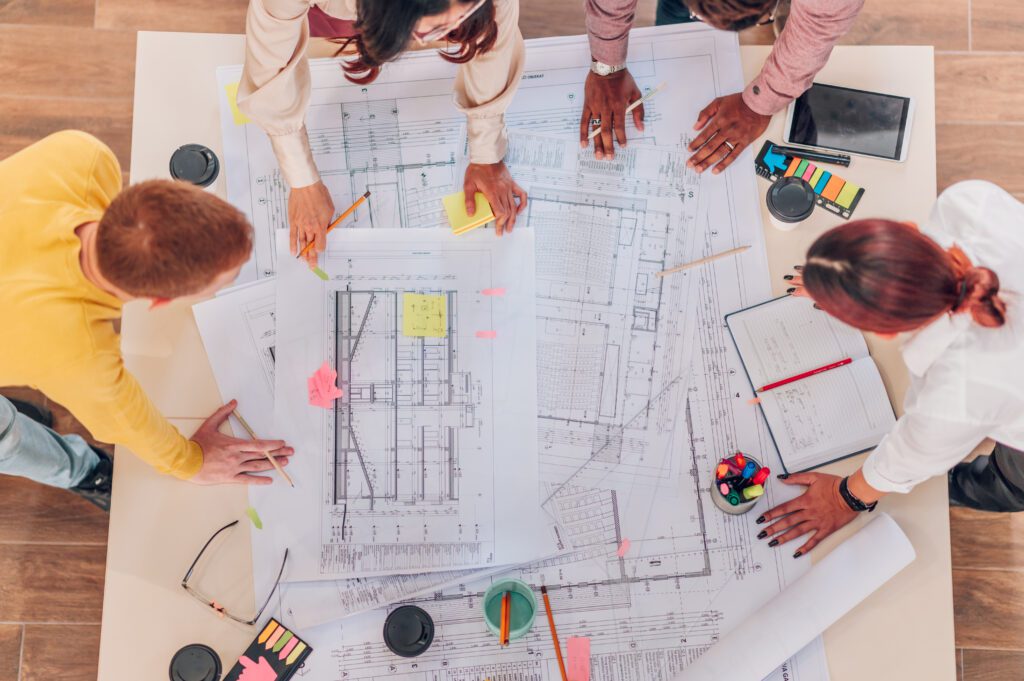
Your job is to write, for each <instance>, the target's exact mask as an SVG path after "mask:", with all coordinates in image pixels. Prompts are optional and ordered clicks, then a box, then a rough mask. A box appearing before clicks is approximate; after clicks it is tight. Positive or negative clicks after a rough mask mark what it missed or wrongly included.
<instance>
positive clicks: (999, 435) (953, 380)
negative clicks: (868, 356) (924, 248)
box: [864, 180, 1024, 492]
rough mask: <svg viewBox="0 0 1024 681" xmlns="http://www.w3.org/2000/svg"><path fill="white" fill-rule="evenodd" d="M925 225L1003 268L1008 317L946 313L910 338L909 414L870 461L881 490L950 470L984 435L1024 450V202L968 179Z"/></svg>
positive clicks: (903, 488) (945, 196) (944, 240)
mask: <svg viewBox="0 0 1024 681" xmlns="http://www.w3.org/2000/svg"><path fill="white" fill-rule="evenodd" d="M922 231H923V232H924V233H925V234H927V235H928V236H930V237H931V238H933V239H935V241H937V242H939V243H940V244H942V245H943V246H944V247H949V246H952V245H953V244H956V245H957V246H959V247H960V248H961V249H963V251H964V253H966V254H967V256H968V257H969V258H970V259H971V262H972V263H974V265H975V266H978V267H987V268H989V269H991V270H992V271H993V272H995V273H996V274H997V275H998V276H999V281H1000V289H999V291H1000V292H999V295H1000V297H1001V298H1002V299H1003V300H1004V301H1005V303H1006V308H1007V311H1006V324H1005V325H1003V326H1002V327H1000V328H997V329H989V328H984V327H982V326H979V325H978V324H977V323H975V322H974V321H973V320H972V319H971V317H970V314H968V313H963V314H957V315H945V316H943V317H941V318H940V319H938V320H936V321H935V322H933V323H931V324H929V325H928V326H927V327H925V328H923V329H920V330H918V331H916V332H914V333H913V334H911V335H909V336H908V338H907V339H906V341H905V343H904V345H903V349H902V351H903V358H904V360H905V361H906V364H907V367H908V369H909V370H910V375H911V385H910V389H909V390H908V392H907V396H906V399H905V401H904V409H905V413H904V414H903V416H902V417H900V419H899V420H897V422H896V426H895V427H894V428H893V430H892V432H891V433H889V434H888V435H887V436H886V437H885V438H884V439H883V440H882V442H881V443H880V444H879V445H878V448H877V449H875V451H874V452H872V453H871V455H870V456H869V457H868V459H867V460H866V461H865V463H864V478H865V479H866V480H867V482H868V484H870V485H871V486H872V487H874V488H875V489H878V490H881V491H883V492H909V491H910V490H911V489H912V488H913V487H914V485H916V484H917V483H919V482H922V481H923V480H926V479H927V478H929V477H932V476H935V475H941V474H942V473H945V472H946V471H947V470H948V469H950V468H952V467H953V466H954V465H956V464H957V463H959V462H960V461H961V460H962V459H963V458H964V457H965V456H967V454H969V453H970V452H971V451H972V450H973V449H974V448H975V447H976V446H977V445H978V444H980V443H981V441H982V440H984V439H985V438H992V439H994V440H996V441H998V442H1001V443H1003V444H1005V445H1007V446H1009V447H1013V448H1014V449H1021V450H1024V310H1021V308H1020V300H1021V292H1024V204H1021V202H1020V201H1017V200H1016V199H1015V198H1013V197H1012V196H1011V195H1009V194H1007V193H1006V192H1005V191H1003V190H1002V189H1000V188H999V187H997V186H996V185H994V184H991V183H989V182H982V181H979V180H972V181H969V182H961V183H959V184H956V185H953V186H952V187H950V188H949V189H947V190H946V191H944V192H943V193H942V195H941V196H939V199H938V202H937V203H936V204H935V208H934V209H933V210H932V214H931V216H930V218H929V220H928V224H927V225H926V226H925V227H924V228H923V229H922Z"/></svg>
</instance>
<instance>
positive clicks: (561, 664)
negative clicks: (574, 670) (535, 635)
mask: <svg viewBox="0 0 1024 681" xmlns="http://www.w3.org/2000/svg"><path fill="white" fill-rule="evenodd" d="M540 593H541V595H542V596H544V610H546V611H547V613H548V629H550V630H551V642H552V643H554V644H555V657H557V658H558V671H559V672H561V674H562V681H569V677H568V675H567V674H566V673H565V661H564V660H563V659H562V646H561V644H560V643H559V642H558V631H557V630H555V617H554V615H553V614H552V613H551V599H550V598H548V588H547V587H546V586H542V587H541V588H540Z"/></svg>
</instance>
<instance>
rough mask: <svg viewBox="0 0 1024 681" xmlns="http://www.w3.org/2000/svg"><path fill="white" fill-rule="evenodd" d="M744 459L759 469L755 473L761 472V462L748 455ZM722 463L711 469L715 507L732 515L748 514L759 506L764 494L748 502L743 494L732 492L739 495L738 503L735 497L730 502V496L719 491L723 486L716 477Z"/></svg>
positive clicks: (712, 494) (718, 462)
mask: <svg viewBox="0 0 1024 681" xmlns="http://www.w3.org/2000/svg"><path fill="white" fill-rule="evenodd" d="M730 456H731V455H730ZM743 457H744V458H745V459H746V460H747V462H748V463H751V462H752V463H754V464H755V465H756V466H757V468H755V472H756V471H759V470H761V468H762V466H761V462H760V461H758V460H757V459H755V458H754V457H752V456H749V455H747V454H744V455H743ZM726 458H729V457H726ZM720 463H721V461H716V462H715V465H714V466H712V467H711V501H713V502H715V506H717V507H718V508H719V509H721V510H722V511H725V512H726V513H728V514H730V515H743V514H744V513H747V512H748V511H750V510H752V509H753V508H754V507H755V506H757V502H759V501H760V500H761V499H762V498H763V497H764V495H763V494H762V495H761V496H758V497H754V498H753V499H750V500H747V499H744V498H743V494H742V492H736V491H733V490H731V491H730V492H731V494H735V495H737V497H738V501H737V499H736V497H733V499H732V500H730V497H729V496H728V495H725V494H722V491H721V489H719V486H720V485H721V480H718V479H716V477H715V472H716V471H717V470H718V464H720ZM764 484H765V485H767V484H768V481H767V480H765V482H764ZM733 501H737V503H733Z"/></svg>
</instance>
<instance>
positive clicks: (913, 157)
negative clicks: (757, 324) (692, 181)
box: [99, 33, 955, 681]
mask: <svg viewBox="0 0 1024 681" xmlns="http://www.w3.org/2000/svg"><path fill="white" fill-rule="evenodd" d="M242 45H243V41H242V36H235V35H211V34H171V33H139V36H138V58H137V61H136V71H135V73H136V85H135V117H134V129H133V142H132V165H131V172H132V180H133V181H139V180H143V179H148V178H154V177H167V176H168V167H167V163H168V159H169V158H170V155H171V152H172V151H173V150H174V149H175V148H177V147H178V146H179V145H181V144H185V143H188V142H199V143H202V144H206V145H208V146H209V147H211V148H212V149H214V150H215V151H217V152H218V154H219V153H220V152H221V143H220V130H219V123H218V112H217V102H216V99H215V93H216V82H215V75H214V69H215V67H216V66H218V65H222V64H238V63H241V62H242V60H243V54H242ZM766 55H767V48H762V47H744V48H743V63H744V68H745V71H746V73H747V77H748V79H749V78H750V77H752V76H753V75H754V73H755V72H756V71H757V70H758V69H759V67H760V65H761V63H762V62H763V61H764V58H765V56H766ZM933 74H934V70H933V62H932V49H931V48H930V47H840V48H837V49H836V50H835V52H834V54H833V56H832V59H831V61H830V63H829V65H828V66H827V67H826V69H825V70H824V71H823V72H822V74H821V75H820V76H819V80H822V81H824V82H832V83H837V84H842V85H849V86H852V87H859V88H864V89H875V90H880V91H892V92H897V93H900V94H909V95H912V96H914V97H916V98H917V115H916V121H915V124H914V132H913V140H912V144H911V153H910V158H909V160H908V161H907V162H906V163H904V164H895V163H887V162H884V161H872V160H868V159H860V158H858V159H856V160H855V161H854V164H853V166H852V167H851V168H849V169H847V170H846V172H844V173H843V175H844V176H845V177H847V178H848V179H849V180H851V181H853V182H857V183H858V184H861V185H862V186H864V187H865V188H866V189H867V192H866V194H865V197H864V199H863V200H862V202H861V204H860V206H859V207H858V209H857V216H858V217H865V216H884V217H889V218H896V219H901V220H915V221H919V222H920V221H923V220H924V219H925V217H926V216H927V214H928V211H929V208H930V206H931V204H932V202H933V200H934V197H935V120H934V109H935V107H934V76H933ZM779 118H780V117H776V120H774V121H773V123H772V125H771V127H770V128H769V136H770V137H771V139H774V140H776V141H781V134H780V133H781V127H782V123H781V120H779ZM759 146H760V144H757V145H755V147H754V148H755V149H757V148H759ZM759 182H762V181H759ZM760 188H761V190H762V191H763V190H764V188H765V185H764V183H763V182H762V183H761V184H760ZM212 189H213V191H216V192H218V193H220V194H221V195H223V193H224V185H223V177H222V178H221V179H219V180H218V181H217V182H216V183H215V185H214V186H213V187H212ZM765 222H766V224H767V213H765ZM835 222H836V221H835V220H833V219H830V218H829V217H828V216H827V215H826V214H825V213H824V212H822V211H816V214H815V216H814V217H813V218H812V219H810V220H809V221H808V222H807V223H804V224H803V225H801V226H800V227H799V228H798V229H796V230H794V231H792V232H786V233H783V232H780V231H778V230H776V229H774V228H772V227H770V226H768V227H766V230H767V240H768V252H769V258H770V262H771V269H772V275H773V280H774V281H773V286H774V288H775V291H776V293H781V292H782V291H783V289H784V288H785V286H786V285H785V282H783V280H782V278H781V277H782V274H783V273H785V272H786V271H788V269H789V268H790V267H791V266H792V265H794V264H796V263H798V262H800V260H801V258H802V254H803V253H804V252H805V250H806V248H807V246H808V245H809V244H810V242H811V241H812V240H813V239H814V237H815V236H816V235H817V234H819V233H820V232H821V231H823V230H824V229H826V228H827V227H830V226H832V225H833V224H834V223H835ZM122 335H123V347H124V350H125V355H126V361H127V364H128V367H129V369H130V370H131V371H132V372H133V373H134V374H135V375H136V377H138V379H139V381H140V382H141V384H142V386H143V387H144V388H145V390H146V391H147V392H148V393H149V395H150V396H151V397H152V398H153V399H154V401H155V402H156V404H157V406H158V407H159V408H160V409H161V410H162V411H163V413H164V414H166V415H167V416H168V417H171V419H172V421H173V422H174V423H175V425H176V426H178V427H179V428H180V429H181V430H182V431H183V432H184V433H186V434H190V433H192V432H193V431H194V430H195V429H196V427H198V425H199V423H201V421H202V419H203V418H204V417H205V416H206V415H208V414H210V413H212V412H213V411H214V410H215V409H216V408H217V407H218V406H219V405H220V395H219V392H218V390H217V386H216V384H215V382H214V379H213V374H212V372H211V371H210V368H209V364H208V362H207V359H206V353H205V351H204V350H203V347H202V343H201V341H200V338H199V334H198V331H197V330H196V326H195V323H194V321H193V319H192V314H191V311H190V310H189V308H187V307H183V306H171V307H170V308H167V309H163V310H160V311H157V312H146V311H145V309H144V307H143V306H141V305H136V304H133V305H129V306H128V307H127V309H126V310H125V319H124V323H123V327H122ZM870 345H871V348H872V352H873V354H874V356H875V358H876V359H877V360H878V362H879V364H880V366H881V370H882V374H883V376H884V378H885V382H886V386H887V388H888V389H889V393H890V396H891V397H892V398H893V401H894V403H897V404H898V403H899V402H901V401H902V397H903V393H904V391H905V389H906V383H907V378H906V373H905V371H904V369H903V367H902V363H901V362H900V360H899V357H898V354H897V352H896V349H895V348H894V347H893V346H892V345H891V344H886V343H879V342H877V339H872V340H871V342H870ZM229 397H231V396H225V398H229ZM858 463H859V459H853V460H848V461H845V462H842V463H839V464H836V465H834V466H832V467H831V468H830V469H829V470H830V471H832V472H841V471H843V472H848V471H852V470H853V469H854V468H855V467H856V466H857V464H858ZM246 506H247V501H246V491H245V489H244V488H242V487H236V486H228V487H215V488H211V487H199V486H196V485H192V484H185V483H182V482H180V481H178V480H175V479H173V478H171V477H167V476H161V475H159V474H157V473H155V472H154V471H153V470H152V469H151V468H150V467H149V466H147V465H146V464H144V463H142V462H141V461H140V460H139V459H138V458H136V457H135V456H133V455H131V454H130V453H129V452H127V451H124V450H123V449H122V448H119V451H118V459H117V467H116V470H115V481H114V499H113V508H112V510H111V517H110V537H109V546H108V552H107V579H106V593H105V601H104V607H103V628H102V635H101V642H100V667H99V678H100V680H101V681H122V680H123V681H137V679H140V678H144V679H161V678H164V676H163V675H164V674H165V673H166V671H165V670H166V669H167V667H168V664H169V662H170V659H171V656H172V655H173V653H174V651H176V650H177V649H178V648H179V647H181V646H182V645H185V644H187V643H194V642H200V643H205V644H207V645H210V646H211V647H213V648H214V649H216V650H217V652H218V653H219V654H220V656H221V658H222V659H223V660H225V661H229V660H233V659H235V658H236V657H237V656H238V655H239V654H240V653H241V651H242V650H244V649H245V646H246V645H247V644H248V642H249V641H250V640H251V639H252V637H253V635H254V632H253V631H252V630H251V629H250V628H248V627H243V626H241V625H235V624H234V623H232V622H231V621H230V620H219V619H217V618H216V617H213V616H211V614H210V613H209V612H208V611H207V610H206V609H204V608H203V606H201V605H200V604H198V603H197V602H195V601H194V600H193V599H191V598H190V597H188V596H187V595H186V594H185V593H184V592H183V590H182V589H181V588H180V586H179V582H180V580H181V578H182V576H183V574H184V572H185V570H186V568H187V567H188V564H189V563H190V562H191V559H192V557H193V556H194V554H195V552H197V551H198V549H199V547H200V546H201V544H202V542H203V541H204V540H205V538H206V537H205V536H203V535H204V533H206V532H207V528H209V530H210V531H211V532H212V530H213V529H216V527H218V526H219V523H221V522H226V521H227V520H230V519H232V518H244V515H243V513H244V509H245V508H246ZM883 507H884V508H885V510H887V511H888V512H889V513H890V514H892V516H893V517H894V518H895V519H896V520H897V521H898V522H899V524H900V526H901V527H902V528H903V529H904V531H906V533H907V535H908V536H909V537H910V539H911V541H912V542H913V544H914V547H915V548H916V550H917V555H918V558H917V561H916V562H914V563H913V565H911V566H910V567H909V568H907V569H906V570H905V571H904V572H903V573H901V574H900V575H898V576H897V577H896V578H895V579H893V580H892V581H891V582H890V583H888V584H887V585H885V586H884V587H883V588H882V589H880V590H879V591H878V592H876V593H875V594H874V595H873V596H871V597H870V598H869V599H867V600H866V601H865V602H864V603H862V604H861V605H860V606H858V607H857V608H856V609H855V610H854V611H853V612H852V613H851V614H849V615H848V616H847V617H845V618H843V619H842V620H841V621H839V622H838V623H837V624H836V625H834V626H833V627H832V628H830V629H829V630H828V631H827V632H826V633H825V641H826V647H827V651H828V657H829V666H830V669H831V673H832V678H833V679H834V680H835V681H844V680H852V679H878V680H883V679H894V680H896V679H898V680H900V681H902V680H904V679H928V680H929V681H945V680H949V681H951V680H952V679H954V678H955V674H954V643H953V608H952V591H951V578H950V552H949V516H948V513H947V510H946V508H947V498H946V489H945V480H944V479H936V480H932V481H930V482H928V483H925V484H923V485H921V486H919V487H918V488H917V489H916V490H915V491H914V492H913V493H912V494H910V495H907V496H901V495H893V496H892V497H890V498H887V499H886V500H885V501H884V502H883ZM240 525H241V527H240V528H239V532H240V534H239V536H240V537H241V540H240V541H236V542H234V544H233V546H234V548H236V549H237V550H234V551H232V552H231V553H230V554H229V557H228V556H225V557H226V558H228V559H229V560H230V561H231V562H232V563H233V564H232V565H230V566H228V567H230V568H231V569H233V570H234V571H235V573H236V574H237V575H238V580H237V584H236V587H237V589H239V590H240V591H241V592H251V589H252V576H251V570H250V567H249V566H250V555H249V552H248V551H249V550H248V542H247V541H245V539H246V534H245V533H247V532H248V523H242V524H240ZM855 528H856V525H854V526H851V527H848V528H845V529H844V530H843V531H842V532H840V533H838V534H837V536H836V537H833V538H830V540H829V541H828V542H826V543H825V545H824V546H822V547H821V548H818V549H816V550H815V551H814V552H813V553H812V554H811V558H812V559H820V558H821V557H822V556H823V555H824V554H825V553H826V552H827V551H828V550H829V548H830V547H831V546H833V545H834V544H835V543H836V542H837V541H839V540H841V538H842V537H843V536H846V535H848V534H849V533H851V532H852V531H854V529H855Z"/></svg>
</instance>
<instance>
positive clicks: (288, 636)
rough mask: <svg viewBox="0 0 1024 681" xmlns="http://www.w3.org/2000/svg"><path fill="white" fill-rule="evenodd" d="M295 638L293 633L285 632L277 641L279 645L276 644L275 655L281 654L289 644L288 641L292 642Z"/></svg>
mask: <svg viewBox="0 0 1024 681" xmlns="http://www.w3.org/2000/svg"><path fill="white" fill-rule="evenodd" d="M294 636H295V634H293V633H292V632H290V631H285V632H284V636H282V637H281V638H279V639H277V643H275V644H274V652H275V653H279V652H281V648H284V647H285V644H287V643H288V641H291V640H292V638H293V637H294Z"/></svg>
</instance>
